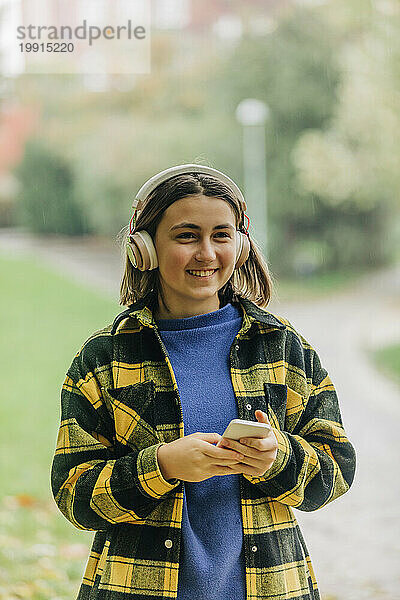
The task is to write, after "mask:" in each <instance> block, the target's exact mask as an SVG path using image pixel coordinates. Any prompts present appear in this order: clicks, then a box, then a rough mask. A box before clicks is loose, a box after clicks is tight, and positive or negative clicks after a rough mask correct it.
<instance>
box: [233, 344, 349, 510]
mask: <svg viewBox="0 0 400 600" xmlns="http://www.w3.org/2000/svg"><path fill="white" fill-rule="evenodd" d="M309 349H310V350H309V352H310V354H311V360H310V364H311V365H312V372H311V374H310V377H309V380H310V382H311V384H310V388H311V391H310V393H309V396H308V398H306V402H305V403H304V406H302V410H301V411H300V416H299V419H298V420H297V423H296V425H295V426H294V427H293V429H292V430H291V431H285V430H282V429H279V428H278V427H273V432H274V434H275V437H276V439H277V442H278V452H277V456H276V459H275V461H274V463H273V464H272V465H271V467H270V468H269V469H268V470H267V471H266V472H265V473H264V474H263V475H262V476H259V477H255V476H251V475H243V476H244V477H245V478H246V479H247V480H248V481H250V483H252V484H254V485H256V486H257V487H259V488H260V489H261V490H262V492H263V493H264V494H265V495H267V496H270V497H272V498H274V499H275V500H277V501H279V502H282V503H283V504H287V505H289V506H293V507H296V508H298V509H299V510H303V511H313V510H317V509H319V508H321V507H322V506H325V505H326V504H328V503H329V502H332V500H334V499H335V498H338V497H339V496H341V495H342V494H344V493H345V492H346V491H347V490H348V489H349V487H350V486H351V484H352V482H353V478H354V474H355V467H356V455H355V450H354V447H353V445H352V444H351V443H350V442H349V440H348V439H347V436H346V433H345V430H344V428H343V423H342V418H341V413H340V408H339V403H338V398H337V394H336V390H335V388H334V386H333V384H332V381H331V379H330V377H329V375H328V373H327V371H326V370H325V369H324V368H323V367H322V366H321V363H320V359H319V357H318V355H317V353H316V352H315V351H314V350H313V349H312V348H311V347H309ZM301 404H302V403H301Z"/></svg>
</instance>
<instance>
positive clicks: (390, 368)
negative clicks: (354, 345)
mask: <svg viewBox="0 0 400 600" xmlns="http://www.w3.org/2000/svg"><path fill="white" fill-rule="evenodd" d="M373 358H374V360H375V362H376V364H377V366H378V368H380V369H381V370H382V372H384V373H385V374H386V375H387V376H388V377H391V378H392V379H393V380H394V381H396V382H397V383H398V384H400V344H392V345H390V346H386V347H385V348H381V349H380V350H377V351H375V352H374V353H373Z"/></svg>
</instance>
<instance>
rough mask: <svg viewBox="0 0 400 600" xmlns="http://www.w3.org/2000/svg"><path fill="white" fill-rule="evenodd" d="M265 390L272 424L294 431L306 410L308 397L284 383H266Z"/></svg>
mask: <svg viewBox="0 0 400 600" xmlns="http://www.w3.org/2000/svg"><path fill="white" fill-rule="evenodd" d="M264 391H265V400H266V403H267V405H268V413H269V417H270V421H271V425H272V426H273V427H276V428H278V429H281V430H285V431H289V432H290V431H293V428H294V426H295V424H296V423H297V421H298V419H299V418H300V415H301V414H302V412H303V410H304V407H305V404H306V398H305V397H304V396H302V395H301V394H299V393H298V392H296V391H294V390H292V389H291V388H290V387H288V386H287V385H286V384H282V383H264Z"/></svg>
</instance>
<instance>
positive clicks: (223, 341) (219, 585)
mask: <svg viewBox="0 0 400 600" xmlns="http://www.w3.org/2000/svg"><path fill="white" fill-rule="evenodd" d="M241 323H242V313H241V311H240V309H239V308H236V307H235V306H233V305H232V304H227V305H225V306H224V307H223V308H220V309H219V310H217V311H214V312H211V313H207V314H204V315H196V316H195V317H189V318H185V319H160V320H158V321H157V324H158V327H159V330H160V335H161V338H162V340H163V342H164V344H165V346H166V348H167V351H168V354H169V357H170V360H171V363H172V367H173V370H174V373H175V377H176V380H177V384H178V390H179V396H180V399H181V404H182V410H183V420H184V425H185V435H189V434H191V433H195V432H196V431H201V432H204V433H205V432H217V433H219V434H220V435H222V433H223V432H224V430H225V427H226V426H227V424H228V423H229V421H230V420H231V419H237V418H238V410H237V402H236V399H235V396H234V393H233V387H232V381H231V377H230V369H229V352H230V347H231V345H232V342H233V340H234V337H235V336H236V334H237V333H238V331H239V329H240V327H241ZM239 477H240V476H239V475H223V476H215V477H211V478H210V479H206V480H205V481H200V482H196V483H192V482H184V504H183V518H182V547H181V556H180V568H179V580H178V600H245V597H246V584H245V568H244V556H243V548H242V541H243V528H242V517H241V509H240V487H239Z"/></svg>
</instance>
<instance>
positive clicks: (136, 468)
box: [51, 355, 180, 530]
mask: <svg viewBox="0 0 400 600" xmlns="http://www.w3.org/2000/svg"><path fill="white" fill-rule="evenodd" d="M79 370H82V369H80V366H79V357H78V355H77V357H75V359H74V363H73V367H72V368H71V369H70V371H69V372H68V374H67V376H66V378H65V381H64V384H63V386H62V390H61V423H60V426H59V431H58V438H57V445H56V450H55V455H54V458H53V463H52V469H51V486H52V492H53V496H54V499H55V502H56V504H57V506H58V507H59V509H60V511H61V512H62V513H63V514H64V516H65V517H66V518H67V519H68V520H69V521H70V522H71V523H72V524H73V525H75V526H76V527H77V528H78V529H89V530H104V529H107V528H108V527H109V526H110V524H113V525H115V524H118V523H136V524H137V523H139V522H141V521H142V522H144V519H145V518H146V517H147V515H149V513H150V512H152V511H153V510H154V509H155V508H156V507H157V506H158V505H159V504H160V503H161V502H162V501H163V500H165V499H166V498H168V496H169V494H170V492H171V491H172V490H174V489H175V487H176V486H177V485H178V484H179V483H180V481H179V480H168V481H167V480H165V479H164V477H163V476H162V473H161V470H160V468H159V465H158V461H157V450H158V448H159V447H160V446H161V445H162V443H158V444H154V445H152V446H149V447H146V448H143V449H141V450H140V451H131V452H129V453H126V450H125V451H124V455H123V456H118V452H116V449H115V446H114V439H113V438H114V433H113V425H112V419H111V417H108V418H107V415H108V413H107V410H106V408H105V406H104V404H103V401H102V397H101V391H100V386H99V385H98V384H97V383H96V378H95V376H94V375H93V373H90V372H85V374H83V373H81V377H79V378H78V377H77V372H78V371H79ZM72 374H73V377H72V376H71V375H72ZM119 454H121V452H120V453H119Z"/></svg>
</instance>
